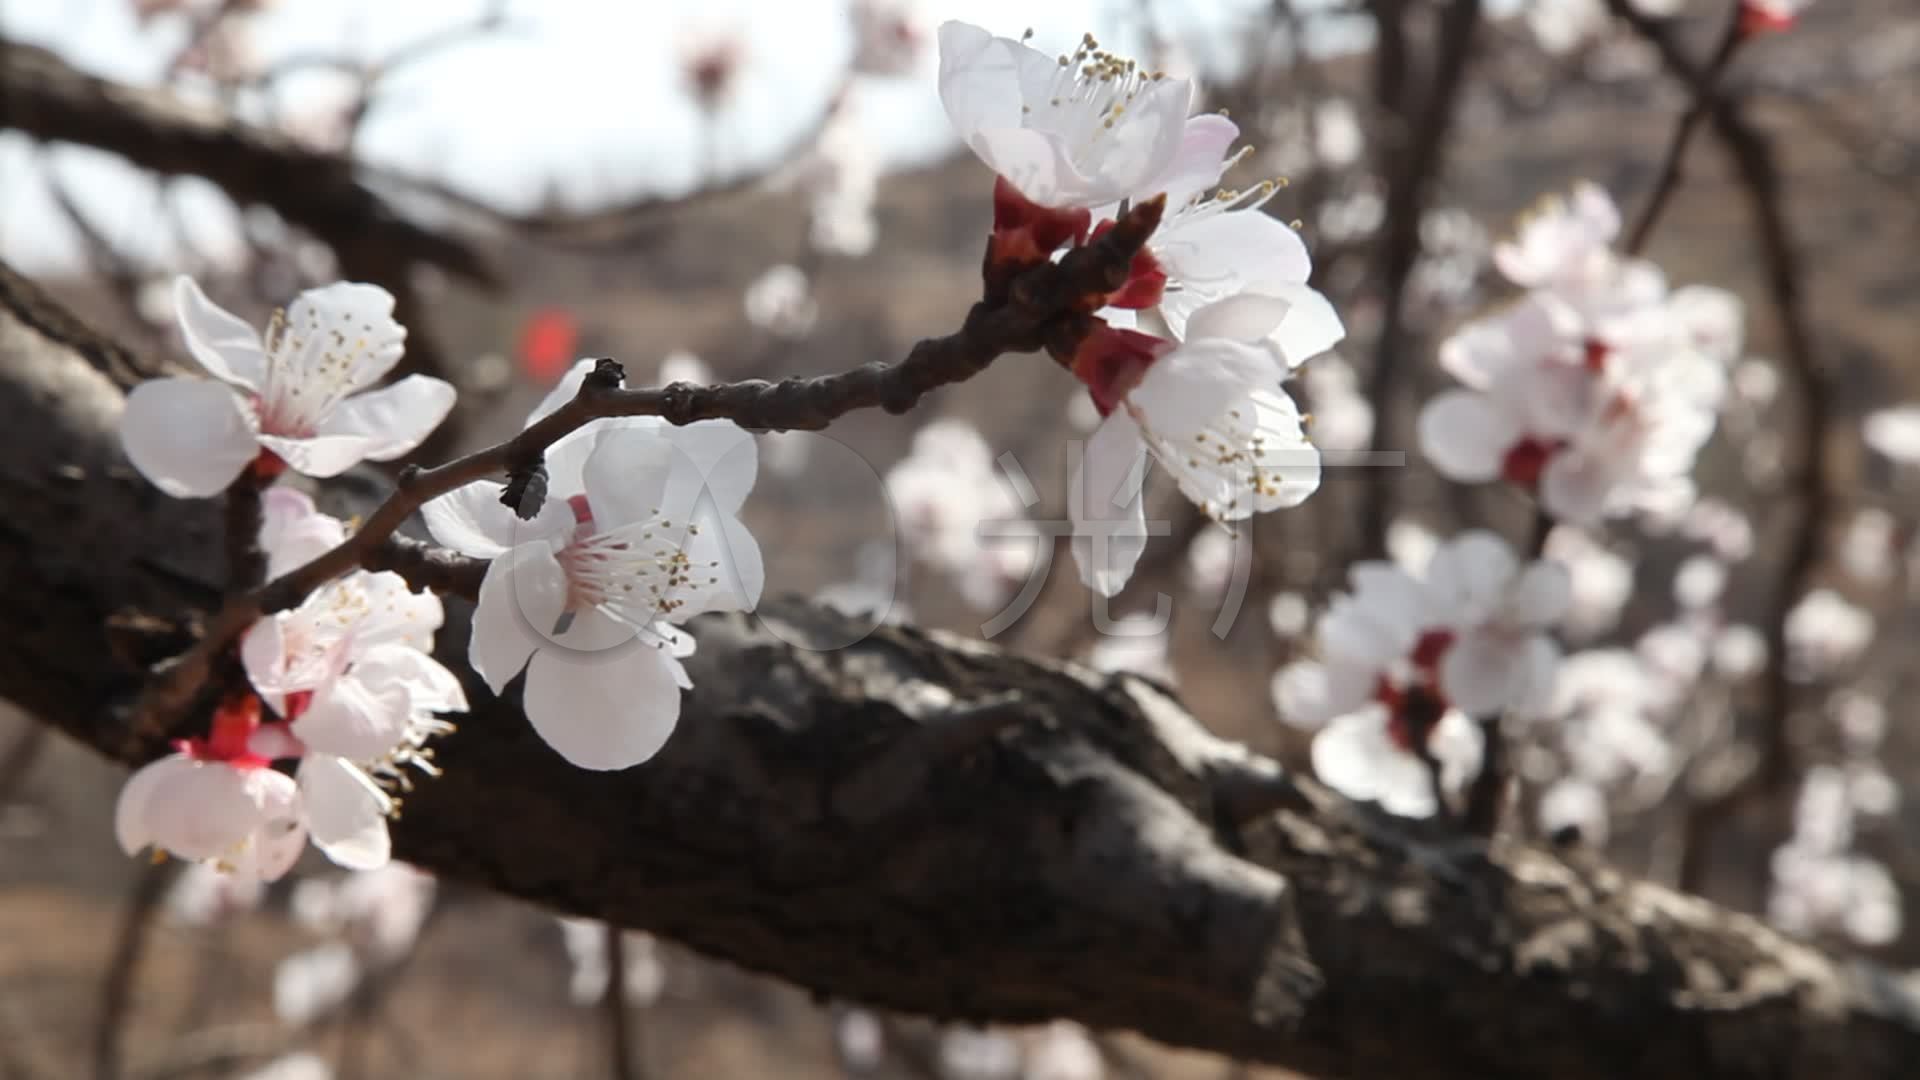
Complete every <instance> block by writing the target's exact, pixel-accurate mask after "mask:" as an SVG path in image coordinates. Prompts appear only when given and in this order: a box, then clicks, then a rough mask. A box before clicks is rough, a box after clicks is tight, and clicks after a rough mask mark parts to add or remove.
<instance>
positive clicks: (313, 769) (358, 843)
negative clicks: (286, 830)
mask: <svg viewBox="0 0 1920 1080" xmlns="http://www.w3.org/2000/svg"><path fill="white" fill-rule="evenodd" d="M299 781H300V794H301V806H302V807H303V809H304V810H305V816H306V822H307V829H308V831H309V832H310V833H311V834H312V837H313V846H315V847H317V848H319V849H320V850H321V851H322V852H323V853H324V854H325V855H326V856H327V858H329V859H332V860H333V861H334V862H335V863H336V864H338V865H340V866H344V867H346V868H347V869H349V870H376V869H379V868H380V867H382V866H385V865H386V864H387V860H388V858H389V856H390V854H391V852H392V844H391V842H390V840H389V839H388V836H387V811H388V810H389V809H391V808H392V805H393V803H392V800H391V799H390V798H388V796H387V795H386V793H384V792H382V791H381V790H380V788H379V785H377V784H375V783H374V782H373V780H372V779H371V778H370V777H368V776H367V774H366V773H364V772H361V771H360V769H359V768H358V767H356V766H354V765H353V764H351V763H349V762H347V761H344V760H342V759H340V758H337V757H334V756H332V755H331V754H318V753H316V754H309V755H307V757H306V760H304V761H302V762H301V763H300V771H299Z"/></svg>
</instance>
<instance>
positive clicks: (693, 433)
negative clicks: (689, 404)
mask: <svg viewBox="0 0 1920 1080" xmlns="http://www.w3.org/2000/svg"><path fill="white" fill-rule="evenodd" d="M666 434H667V438H668V439H669V440H671V441H672V443H673V446H674V448H675V449H676V450H677V451H679V453H680V455H681V456H682V457H683V458H684V459H685V460H686V461H688V462H690V463H691V464H692V466H693V467H692V468H691V469H687V468H684V467H682V468H676V469H675V470H674V473H673V476H672V478H671V480H670V482H669V484H668V488H667V493H666V495H665V496H664V499H663V505H664V506H665V507H666V508H667V509H668V510H669V512H671V513H673V514H676V515H678V514H683V513H685V511H684V510H682V509H680V507H681V506H682V505H692V503H693V501H694V500H693V498H692V497H691V492H690V491H689V488H690V487H691V486H692V482H693V480H697V481H698V488H697V490H698V492H699V494H700V496H701V497H702V498H703V499H705V500H708V501H710V502H711V503H712V504H713V506H714V508H715V509H716V510H718V511H719V512H720V513H722V514H730V515H737V514H739V513H740V508H741V507H742V506H743V505H745V504H746V501H747V495H748V493H750V492H752V491H753V482H754V479H755V478H756V477H757V476H758V474H759V470H760V445H759V443H758V442H756V441H755V439H754V437H753V436H752V435H751V434H749V433H748V432H747V431H746V430H744V429H743V428H741V427H740V426H739V425H738V424H735V423H733V422H732V421H730V420H702V421H700V422H699V423H697V424H688V425H687V426H685V427H680V428H668V429H667V432H666Z"/></svg>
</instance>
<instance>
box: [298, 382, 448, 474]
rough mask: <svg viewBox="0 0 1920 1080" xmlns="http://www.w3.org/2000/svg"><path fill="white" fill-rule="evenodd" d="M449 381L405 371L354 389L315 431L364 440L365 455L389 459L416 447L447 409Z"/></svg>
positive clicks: (376, 459)
mask: <svg viewBox="0 0 1920 1080" xmlns="http://www.w3.org/2000/svg"><path fill="white" fill-rule="evenodd" d="M455 396H456V394H455V393H454V389H453V384H452V383H449V382H445V381H443V380H440V379H435V378H432V377H430V376H427V375H409V376H407V377H406V378H404V379H401V380H400V381H399V382H397V383H394V384H393V385H391V386H383V387H381V388H380V389H378V390H369V391H367V392H366V393H364V394H355V395H354V396H352V397H350V398H348V399H347V400H345V401H343V402H341V403H340V404H338V405H336V406H334V408H333V411H332V412H331V413H329V414H327V416H326V418H325V419H323V420H321V421H320V434H321V435H322V436H327V435H351V436H357V437H359V438H363V439H366V440H367V443H368V445H367V449H366V451H365V456H366V457H369V458H371V459H373V460H374V461H392V460H393V459H394V458H397V457H399V456H400V455H402V454H404V453H406V452H407V451H409V450H412V449H413V448H414V447H416V446H419V445H420V444H421V443H422V442H423V441H425V440H426V437H427V436H428V435H430V434H432V433H433V429H434V428H436V427H439V426H440V421H442V420H445V419H446V418H447V413H448V412H450V411H452V409H453V400H454V398H455Z"/></svg>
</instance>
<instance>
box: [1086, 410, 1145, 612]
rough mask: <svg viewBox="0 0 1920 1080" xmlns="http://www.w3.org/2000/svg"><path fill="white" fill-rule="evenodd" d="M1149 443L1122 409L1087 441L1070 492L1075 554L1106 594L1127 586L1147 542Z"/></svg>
mask: <svg viewBox="0 0 1920 1080" xmlns="http://www.w3.org/2000/svg"><path fill="white" fill-rule="evenodd" d="M1146 456H1147V448H1146V444H1145V443H1144V442H1143V441H1142V440H1141V438H1140V428H1139V425H1137V424H1135V423H1134V422H1133V418H1132V417H1129V416H1128V415H1127V414H1126V413H1124V412H1116V413H1114V414H1112V415H1111V416H1108V417H1107V418H1106V419H1105V420H1103V421H1101V423H1100V426H1099V427H1097V428H1095V429H1094V431H1093V435H1092V437H1090V438H1089V439H1088V440H1087V445H1086V450H1085V453H1084V454H1083V456H1082V458H1081V461H1080V467H1079V468H1078V469H1076V470H1074V474H1073V482H1072V484H1071V485H1070V489H1069V491H1068V494H1067V505H1068V508H1069V515H1070V516H1071V518H1072V519H1073V543H1072V547H1073V558H1074V561H1075V562H1076V563H1078V564H1079V567H1080V580H1081V581H1082V582H1084V583H1085V584H1086V586H1087V587H1088V588H1090V589H1092V590H1093V591H1095V592H1097V593H1099V594H1100V595H1102V596H1113V595H1115V594H1117V593H1118V592H1119V591H1120V590H1121V589H1123V588H1125V587H1126V584H1127V579H1128V578H1130V577H1132V576H1133V567H1134V564H1135V563H1138V562H1139V561H1140V553H1141V552H1142V551H1145V550H1146V546H1147V520H1146V501H1145V499H1144V497H1143V495H1142V491H1141V488H1142V486H1143V483H1144V481H1145V479H1146Z"/></svg>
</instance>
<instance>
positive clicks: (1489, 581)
mask: <svg viewBox="0 0 1920 1080" xmlns="http://www.w3.org/2000/svg"><path fill="white" fill-rule="evenodd" d="M1519 572H1520V564H1519V559H1518V558H1517V557H1516V556H1515V555H1514V553H1513V548H1512V547H1511V546H1509V545H1508V544H1507V542H1506V541H1505V540H1502V539H1501V538H1500V537H1499V536H1497V535H1496V534H1494V533H1491V532H1488V531H1487V530H1485V529H1473V530H1470V531H1468V532H1464V533H1461V534H1460V535H1458V536H1456V537H1454V538H1453V539H1451V540H1449V541H1447V542H1446V543H1444V544H1442V545H1440V549H1439V550H1438V551H1435V552H1434V553H1433V559H1432V560H1431V561H1430V562H1428V563H1427V596H1428V597H1429V603H1431V604H1432V607H1431V609H1430V610H1431V611H1432V612H1433V613H1434V614H1435V615H1436V616H1437V617H1440V618H1444V619H1447V620H1448V621H1449V622H1451V623H1452V624H1453V625H1456V626H1471V625H1475V624H1477V623H1479V622H1481V621H1483V620H1485V619H1486V618H1488V617H1489V616H1491V615H1492V614H1493V613H1494V612H1495V611H1497V610H1498V609H1499V607H1500V605H1501V604H1502V603H1503V602H1504V601H1505V599H1506V594H1507V590H1508V588H1509V587H1510V586H1511V585H1512V584H1513V582H1514V578H1515V575H1517V574H1518V573H1519Z"/></svg>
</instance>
